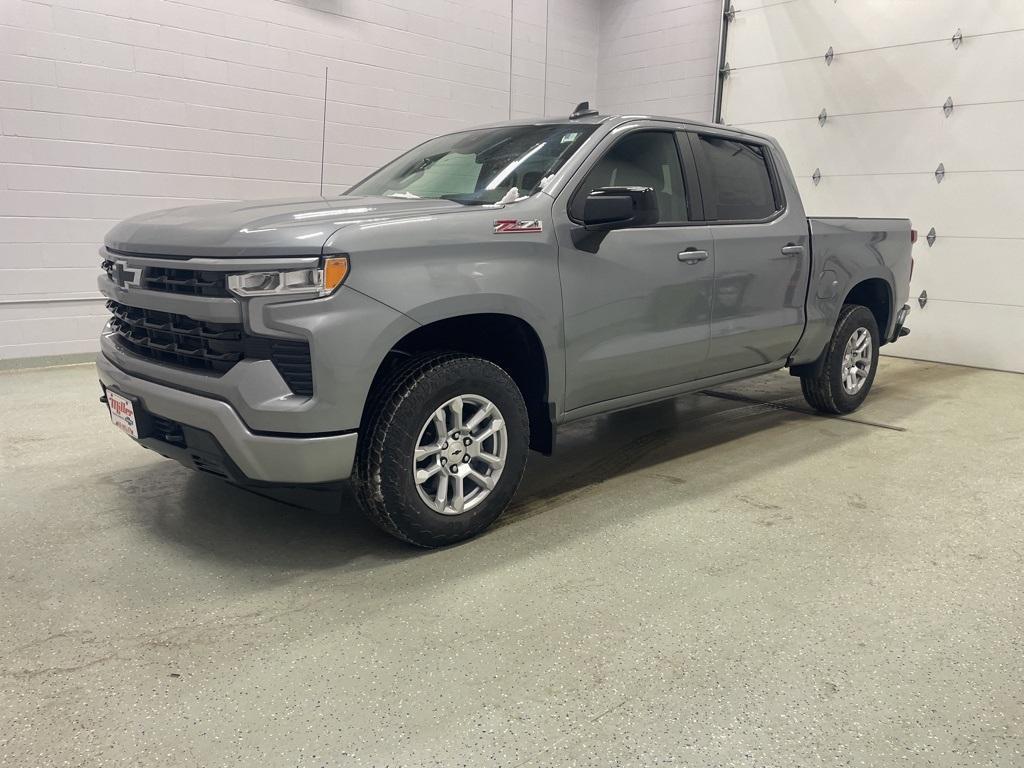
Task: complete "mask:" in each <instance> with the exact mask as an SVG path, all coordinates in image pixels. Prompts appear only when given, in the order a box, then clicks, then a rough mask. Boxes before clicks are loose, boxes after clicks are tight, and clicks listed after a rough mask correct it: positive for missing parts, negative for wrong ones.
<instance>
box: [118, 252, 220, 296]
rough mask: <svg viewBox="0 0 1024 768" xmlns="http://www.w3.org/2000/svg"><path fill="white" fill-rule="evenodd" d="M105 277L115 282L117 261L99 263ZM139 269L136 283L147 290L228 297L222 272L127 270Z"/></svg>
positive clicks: (165, 269)
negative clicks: (140, 272) (139, 273)
mask: <svg viewBox="0 0 1024 768" xmlns="http://www.w3.org/2000/svg"><path fill="white" fill-rule="evenodd" d="M101 266H102V268H103V271H104V272H106V273H107V277H109V278H110V279H111V280H113V281H114V282H115V283H119V282H120V281H119V280H118V279H117V262H116V261H114V260H113V259H105V260H104V261H103V264H102V265H101ZM138 270H141V271H142V275H141V276H140V277H139V279H138V281H137V284H138V286H139V287H140V288H143V289H145V290H147V291H162V292H164V293H183V294H185V295H187V296H213V297H217V298H225V297H230V296H231V294H230V293H228V289H227V285H226V284H225V277H224V273H223V272H210V271H202V270H197V269H177V268H171V267H131V268H129V271H131V272H133V273H134V272H135V271H138Z"/></svg>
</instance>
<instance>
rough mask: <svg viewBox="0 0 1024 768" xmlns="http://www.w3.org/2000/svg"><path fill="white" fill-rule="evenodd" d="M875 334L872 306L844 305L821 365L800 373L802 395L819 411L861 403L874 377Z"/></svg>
mask: <svg viewBox="0 0 1024 768" xmlns="http://www.w3.org/2000/svg"><path fill="white" fill-rule="evenodd" d="M878 338H879V336H878V324H877V322H876V321H875V316H874V314H872V312H871V310H869V309H868V308H867V307H862V306H860V305H858V304H847V305H845V306H844V307H843V309H842V311H840V313H839V320H838V321H837V322H836V328H835V331H833V333H832V338H831V339H829V343H828V346H827V347H826V348H825V352H824V353H823V355H824V357H823V359H822V362H821V365H820V366H817V367H816V368H815V369H813V371H814V372H812V373H811V374H809V375H806V376H801V377H800V388H801V389H802V390H803V393H804V399H805V400H807V402H808V403H809V404H810V405H811V406H812V407H813V408H815V409H817V410H819V411H821V412H822V413H850V412H851V411H854V410H856V409H857V408H858V407H860V404H861V403H863V402H864V399H865V398H866V397H867V396H868V392H869V391H871V385H872V383H873V382H874V380H875V371H876V370H877V368H878Z"/></svg>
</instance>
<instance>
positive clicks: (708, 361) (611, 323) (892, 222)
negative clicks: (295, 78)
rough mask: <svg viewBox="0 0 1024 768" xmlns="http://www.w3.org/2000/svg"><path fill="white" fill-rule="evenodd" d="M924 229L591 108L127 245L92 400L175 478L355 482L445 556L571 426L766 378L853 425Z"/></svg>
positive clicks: (216, 208) (779, 156)
mask: <svg viewBox="0 0 1024 768" xmlns="http://www.w3.org/2000/svg"><path fill="white" fill-rule="evenodd" d="M915 235H916V233H915V232H914V231H913V230H912V229H911V226H910V222H909V221H908V220H906V219H856V218H835V219H831V218H829V219H825V218H807V217H806V216H805V214H804V209H803V206H802V204H801V201H800V195H799V194H798V193H797V188H796V185H795V183H794V180H793V175H792V172H791V171H790V169H789V167H788V165H787V162H786V159H785V157H784V155H783V153H782V151H781V150H780V148H779V145H778V144H777V143H776V142H775V141H774V140H773V139H771V138H769V137H767V136H761V135H758V134H753V133H748V132H746V131H739V130H735V129H731V128H725V127H722V126H719V125H707V124H704V123H698V122H694V121H689V120H675V119H671V118H662V117H637V116H607V115H598V114H597V113H595V112H593V111H591V110H589V109H587V108H586V105H581V108H578V109H577V111H576V112H574V113H573V115H572V116H571V117H569V118H565V119H557V120H539V121H528V122H510V123H503V124H500V125H494V126H490V127H484V128H479V129H475V130H467V131H463V132H459V133H453V134H451V135H447V136H441V137H439V138H436V139H432V140H430V141H427V142H426V143H424V144H421V145H420V146H418V147H416V148H415V149H412V150H411V151H409V152H408V153H406V154H404V155H402V156H401V157H399V158H398V159H397V160H395V161H393V162H392V163H390V164H388V165H386V166H385V167H384V168H382V169H380V170H379V171H377V172H376V173H373V174H371V175H370V176H368V177H367V178H366V179H364V180H363V181H361V182H359V183H358V184H356V185H355V186H354V187H352V188H351V189H350V190H349V191H348V192H347V193H346V194H344V195H341V196H340V197H334V198H323V197H313V198H312V199H303V200H279V201H260V202H240V203H229V204H215V205H204V206H196V207H186V208H177V209H174V210H168V211H161V212H157V213H149V214H144V215H141V216H136V217H134V218H132V219H129V220H127V221H125V222H123V223H121V224H118V225H117V226H116V227H114V228H113V229H112V230H111V231H110V233H109V235H108V236H107V238H106V243H105V245H104V247H103V248H102V249H101V256H102V258H103V273H102V274H101V276H100V277H99V287H100V290H101V291H102V293H103V294H104V295H105V296H106V297H107V298H108V299H109V302H108V307H109V309H110V313H111V318H110V321H109V323H108V324H107V326H106V328H105V329H104V331H103V335H102V339H101V352H100V354H99V357H98V363H97V365H98V369H99V378H100V382H101V385H102V388H103V398H102V400H103V402H105V403H106V404H107V406H108V408H109V410H110V415H111V419H112V421H113V422H114V424H115V425H116V426H117V427H118V428H120V429H122V430H123V431H125V432H127V433H128V434H130V435H131V436H132V437H133V438H134V439H136V440H137V441H139V442H140V443H141V444H142V445H144V446H146V447H147V448H151V449H153V450H155V451H157V452H159V453H160V454H162V455H164V456H167V457H170V458H173V459H176V460H178V461H180V462H182V463H183V464H185V465H187V466H189V467H192V468H194V469H197V470H200V471H202V472H208V473H211V474H214V475H218V476H221V477H224V478H226V479H229V480H231V481H233V482H236V483H241V484H289V485H294V484H323V483H334V482H336V481H340V480H344V479H346V478H351V481H352V484H353V486H354V488H355V490H356V495H357V497H358V499H359V501H360V504H361V505H362V507H363V508H364V510H365V511H366V512H367V514H368V515H369V516H370V517H371V518H372V519H373V520H374V521H375V522H376V523H377V524H379V525H380V526H381V527H382V528H384V529H385V530H386V531H388V532H390V533H391V534H393V535H395V536H397V537H399V538H401V539H403V540H405V541H408V542H411V543H413V544H417V545H420V546H425V547H433V546H440V545H445V544H451V543H453V542H456V541H459V540H461V539H465V538H467V537H470V536H473V535H474V534H477V533H479V532H480V531H482V530H483V529H485V528H486V527H487V526H488V525H489V524H490V523H492V522H493V521H494V520H495V518H496V517H497V516H498V515H499V514H500V513H501V512H502V510H504V509H505V507H506V506H507V505H508V504H509V502H510V500H511V498H512V496H513V494H514V493H515V490H516V487H517V485H518V484H519V481H520V478H521V477H522V474H523V470H524V468H525V465H526V457H527V451H528V450H529V449H531V448H532V449H533V450H537V451H540V452H542V453H550V452H551V451H552V450H553V448H554V445H555V438H556V433H557V430H558V427H559V425H561V424H565V423H566V422H570V421H573V420H575V419H581V418H585V417H588V416H593V415H595V414H601V413H607V412H609V411H614V410H619V409H623V408H628V407H630V406H634V405H639V404H641V403H649V402H652V401H655V400H661V399H665V398H671V397H675V396H677V395H680V394H683V393H686V392H693V391H695V390H699V389H702V388H705V387H708V386H713V385H716V384H721V383H723V382H727V381H733V380H736V379H742V378H746V377H749V376H755V375H757V374H761V373H765V372H768V371H774V370H777V369H779V368H783V367H788V368H789V371H790V373H791V374H792V375H794V376H798V377H799V378H800V381H801V385H802V388H803V392H804V395H805V396H806V398H807V401H808V402H809V403H810V404H811V405H812V406H813V407H814V408H816V409H818V410H820V411H823V412H826V413H846V412H849V411H852V410H853V409H855V408H857V407H858V406H859V405H860V404H861V402H863V400H864V398H865V397H866V396H867V394H868V391H869V390H870V389H871V383H872V381H873V379H874V376H875V372H876V369H877V362H878V350H879V347H881V346H883V345H884V344H887V343H892V342H894V341H896V340H897V339H898V338H899V337H900V336H902V335H905V334H906V333H907V332H908V329H907V328H906V327H905V326H904V323H905V320H906V318H907V314H908V312H909V306H907V305H906V304H905V302H906V301H907V298H908V294H909V282H910V274H911V270H912V260H911V244H912V242H913V241H914V240H915V239H916V237H915Z"/></svg>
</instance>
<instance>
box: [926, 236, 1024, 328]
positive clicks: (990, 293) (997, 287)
mask: <svg viewBox="0 0 1024 768" xmlns="http://www.w3.org/2000/svg"><path fill="white" fill-rule="evenodd" d="M1021 286H1024V240H994V239H991V238H953V237H939V238H938V239H937V240H936V241H935V245H934V246H932V247H931V248H929V247H928V245H927V244H926V243H925V242H924V238H923V233H922V239H921V240H919V241H918V244H917V246H915V248H914V280H913V282H912V283H911V286H910V287H911V291H910V293H911V295H912V296H919V295H920V293H921V291H922V290H927V291H928V296H929V299H938V300H951V299H956V300H959V301H972V302H983V303H990V304H1007V305H1011V306H1024V291H1022V290H1021ZM1019 336H1020V340H1021V341H1022V342H1024V327H1021V328H1020V330H1019Z"/></svg>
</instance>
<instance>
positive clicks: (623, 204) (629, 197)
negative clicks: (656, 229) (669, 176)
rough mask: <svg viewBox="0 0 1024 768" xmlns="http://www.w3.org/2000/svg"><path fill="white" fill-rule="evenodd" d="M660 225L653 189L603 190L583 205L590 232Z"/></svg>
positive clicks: (590, 197)
mask: <svg viewBox="0 0 1024 768" xmlns="http://www.w3.org/2000/svg"><path fill="white" fill-rule="evenodd" d="M657 222H658V196H657V195H656V194H655V192H654V190H653V189H651V188H650V187H601V188H600V189H595V190H594V191H593V192H591V193H590V194H589V195H587V199H586V201H585V202H584V204H583V226H584V227H585V228H586V229H587V231H588V232H604V231H608V230H612V229H626V228H628V227H644V226H647V225H649V224H656V223H657Z"/></svg>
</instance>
